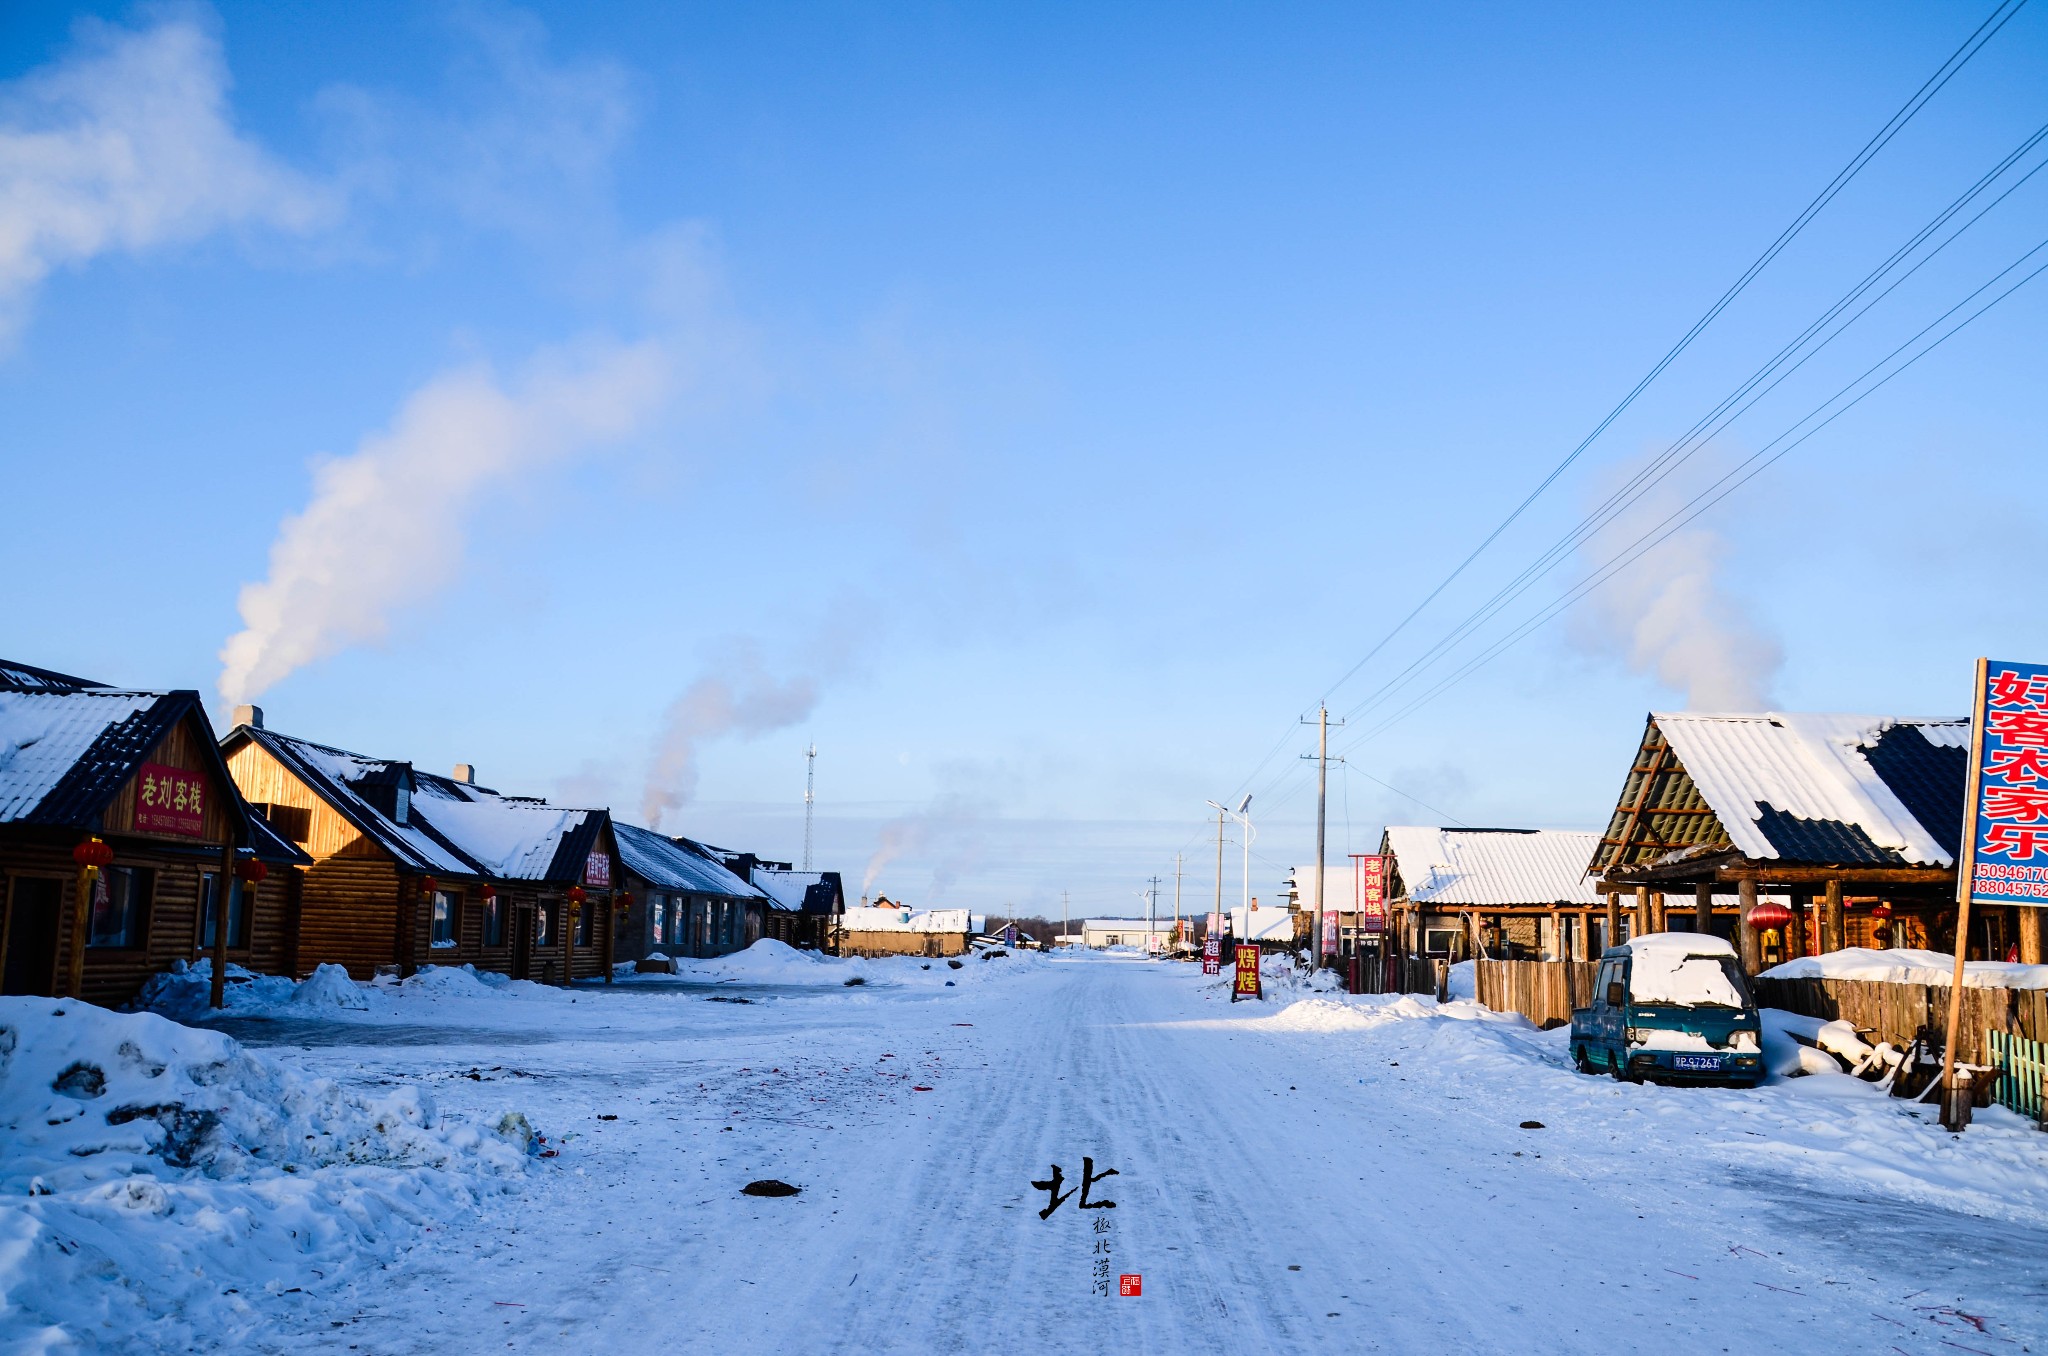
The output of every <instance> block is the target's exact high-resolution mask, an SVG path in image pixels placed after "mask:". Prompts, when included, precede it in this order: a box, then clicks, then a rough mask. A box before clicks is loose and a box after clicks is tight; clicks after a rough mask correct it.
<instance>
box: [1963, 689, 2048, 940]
mask: <svg viewBox="0 0 2048 1356" xmlns="http://www.w3.org/2000/svg"><path fill="white" fill-rule="evenodd" d="M1980 672H1981V673H1982V675H1983V677H1982V680H1981V684H1980V686H1979V687H1978V690H1977V701H1976V717H1977V719H1976V722H1975V724H1974V725H1973V726H1972V728H1971V731H1970V739H1971V744H1972V748H1971V761H1972V765H1973V766H1972V769H1971V770H1972V772H1973V773H1974V774H1975V775H1974V777H1973V779H1972V783H1973V786H1974V788H1975V792H1976V803H1975V804H1974V805H1972V806H1970V807H1969V823H1968V825H1967V826H1966V828H1965V832H1966V833H1968V834H1969V835H1970V838H1971V841H1970V842H1968V843H1966V844H1964V860H1965V861H1966V862H1967V863H1968V870H1969V876H1968V887H1969V892H1970V900H1971V902H1972V903H1976V904H2021V905H2033V906H2035V907H2042V906H2048V665H2043V664H2019V663H2011V662H2000V661H1993V660H1984V661H1982V663H1981V668H1980Z"/></svg>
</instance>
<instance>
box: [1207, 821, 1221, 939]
mask: <svg viewBox="0 0 2048 1356" xmlns="http://www.w3.org/2000/svg"><path fill="white" fill-rule="evenodd" d="M1209 803H1210V804H1211V805H1215V804H1216V803H1215V802H1214V801H1211V802H1209ZM1210 921H1212V922H1214V923H1215V924H1216V926H1217V927H1222V926H1223V807H1222V806H1221V805H1217V806H1216V912H1215V914H1214V915H1213V917H1212V918H1211V920H1210Z"/></svg>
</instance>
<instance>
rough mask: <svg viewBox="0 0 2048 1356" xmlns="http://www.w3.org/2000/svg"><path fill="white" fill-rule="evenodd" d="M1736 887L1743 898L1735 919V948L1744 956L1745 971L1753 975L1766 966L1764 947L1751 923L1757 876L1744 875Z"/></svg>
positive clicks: (1754, 904) (1743, 966) (1743, 968)
mask: <svg viewBox="0 0 2048 1356" xmlns="http://www.w3.org/2000/svg"><path fill="white" fill-rule="evenodd" d="M1735 888H1736V891H1737V894H1738V896H1739V897H1740V900H1741V903H1740V905H1739V906H1738V907H1739V908H1740V909H1741V912H1740V913H1739V914H1737V915H1736V919H1735V949H1736V951H1737V952H1738V953H1740V954H1741V956H1742V970H1743V973H1744V974H1750V975H1753V974H1755V973H1757V971H1759V970H1761V969H1763V968H1764V956H1763V947H1762V946H1760V945H1759V944H1758V940H1757V935H1756V929H1755V928H1753V927H1751V926H1750V923H1749V911H1750V910H1751V909H1753V908H1755V907H1756V878H1755V877H1754V876H1744V877H1743V878H1742V879H1741V880H1739V881H1737V882H1736V886H1735Z"/></svg>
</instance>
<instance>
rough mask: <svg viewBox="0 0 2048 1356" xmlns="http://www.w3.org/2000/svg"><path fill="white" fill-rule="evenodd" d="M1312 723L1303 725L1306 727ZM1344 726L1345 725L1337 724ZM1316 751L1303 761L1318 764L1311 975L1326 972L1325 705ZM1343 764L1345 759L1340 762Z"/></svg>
mask: <svg viewBox="0 0 2048 1356" xmlns="http://www.w3.org/2000/svg"><path fill="white" fill-rule="evenodd" d="M1308 723H1309V722H1307V721H1305V720H1304V721H1303V722H1302V724H1303V725H1306V724H1308ZM1337 723H1338V724H1339V725H1342V724H1343V723H1344V722H1343V721H1341V720H1340V721H1338V722H1337ZM1315 725H1316V751H1315V753H1314V754H1313V755H1310V754H1306V753H1304V754H1303V755H1301V756H1302V757H1304V758H1308V757H1311V756H1313V757H1314V758H1315V760H1316V915H1315V924H1314V926H1313V927H1312V928H1311V929H1310V930H1309V934H1308V969H1309V973H1310V974H1314V973H1315V972H1316V971H1318V970H1320V969H1322V968H1323V847H1324V829H1325V823H1326V814H1327V810H1328V807H1329V800H1330V707H1329V704H1328V703H1324V704H1323V705H1321V706H1318V707H1317V708H1316V720H1315ZM1338 761H1339V762H1341V761H1343V760H1342V759H1339V760H1338Z"/></svg>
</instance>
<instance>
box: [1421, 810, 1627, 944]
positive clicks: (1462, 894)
mask: <svg viewBox="0 0 2048 1356" xmlns="http://www.w3.org/2000/svg"><path fill="white" fill-rule="evenodd" d="M1599 840H1600V835H1599V834H1597V833H1589V832H1579V831H1576V830H1563V829H1470V828H1430V827H1423V826H1420V825H1399V826H1389V827H1388V828H1387V831H1386V833H1385V834H1384V835H1383V836H1382V837H1381V840H1380V852H1381V854H1382V855H1383V856H1384V857H1385V858H1386V859H1387V871H1388V875H1387V897H1388V906H1389V909H1388V912H1389V917H1390V919H1391V920H1392V921H1391V922H1390V924H1389V926H1391V927H1392V928H1393V929H1394V931H1395V934H1396V936H1397V937H1398V938H1399V942H1400V946H1401V947H1402V949H1403V950H1405V952H1406V953H1407V954H1408V955H1411V956H1424V957H1429V958H1431V959H1437V960H1446V959H1447V960H1464V959H1467V958H1468V957H1471V956H1474V955H1477V954H1480V953H1482V952H1483V953H1484V954H1486V955H1488V956H1491V957H1493V958H1494V959H1496V960H1588V959H1591V960H1598V959H1599V957H1600V952H1601V949H1602V948H1603V947H1604V946H1605V945H1606V944H1607V943H1606V942H1605V941H1604V940H1603V939H1602V937H1601V935H1600V933H1599V931H1598V927H1599V922H1600V920H1598V919H1595V918H1594V917H1593V914H1594V911H1595V910H1598V909H1600V908H1602V907H1603V905H1604V903H1605V901H1604V900H1603V899H1602V898H1601V895H1600V893H1599V891H1598V890H1596V889H1595V888H1594V886H1593V883H1592V882H1591V881H1589V880H1587V879H1586V862H1587V861H1588V860H1589V859H1590V857H1591V854H1592V851H1593V848H1594V846H1595V844H1597V843H1598V842H1599ZM1617 940H1619V939H1617Z"/></svg>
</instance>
